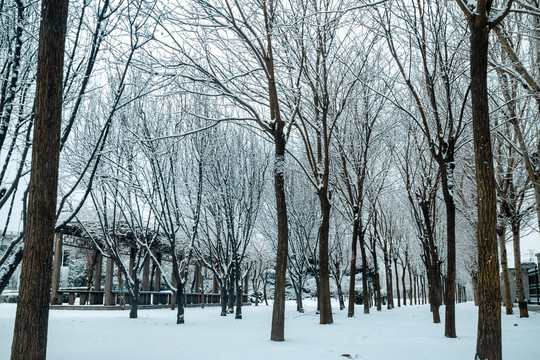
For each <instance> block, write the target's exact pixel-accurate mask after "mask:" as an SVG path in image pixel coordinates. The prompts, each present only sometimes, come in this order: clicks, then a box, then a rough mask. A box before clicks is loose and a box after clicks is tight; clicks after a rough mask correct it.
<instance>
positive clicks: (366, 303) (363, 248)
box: [359, 232, 369, 314]
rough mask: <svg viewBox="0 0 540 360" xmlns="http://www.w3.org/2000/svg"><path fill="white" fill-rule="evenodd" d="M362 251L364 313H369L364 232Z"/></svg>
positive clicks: (361, 240)
mask: <svg viewBox="0 0 540 360" xmlns="http://www.w3.org/2000/svg"><path fill="white" fill-rule="evenodd" d="M359 235H360V253H361V255H362V296H363V297H364V314H369V301H368V299H369V287H368V281H367V272H368V267H367V254H366V241H365V237H364V233H363V232H361V233H360V234H359Z"/></svg>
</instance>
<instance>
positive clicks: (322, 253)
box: [319, 191, 334, 324]
mask: <svg viewBox="0 0 540 360" xmlns="http://www.w3.org/2000/svg"><path fill="white" fill-rule="evenodd" d="M319 201H320V203H321V214H322V221H321V226H320V228H319V301H320V306H321V314H320V322H319V323H320V324H332V323H333V322H334V319H333V317H332V304H331V297H330V271H329V268H328V267H329V264H328V233H329V230H330V201H329V200H328V194H327V192H326V191H320V192H319Z"/></svg>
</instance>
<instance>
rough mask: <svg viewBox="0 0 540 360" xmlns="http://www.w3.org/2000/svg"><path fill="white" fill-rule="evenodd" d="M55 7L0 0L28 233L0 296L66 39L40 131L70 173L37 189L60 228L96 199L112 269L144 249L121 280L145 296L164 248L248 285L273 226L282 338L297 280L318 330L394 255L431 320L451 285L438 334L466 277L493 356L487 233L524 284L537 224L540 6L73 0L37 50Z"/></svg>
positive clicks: (4, 173) (11, 167)
mask: <svg viewBox="0 0 540 360" xmlns="http://www.w3.org/2000/svg"><path fill="white" fill-rule="evenodd" d="M49 2H50V3H51V4H53V3H56V1H45V2H44V3H43V4H42V11H43V14H41V17H40V9H39V7H38V4H36V3H34V2H27V1H24V0H13V1H3V2H1V3H0V17H1V20H2V21H1V22H0V26H1V27H2V32H1V34H2V35H1V37H0V61H1V62H2V67H1V69H0V70H1V71H2V73H1V74H2V75H1V77H0V81H1V92H0V114H1V122H0V161H2V168H1V169H2V170H1V173H0V211H2V214H3V215H4V214H5V216H2V219H3V220H2V221H3V231H2V242H3V243H4V239H5V238H7V237H6V236H7V232H8V230H9V229H14V228H16V227H19V228H20V229H19V231H18V233H19V235H18V236H16V237H15V239H14V240H12V241H10V242H9V243H7V246H6V250H5V251H4V253H3V255H2V258H1V259H0V290H2V289H3V288H4V287H5V285H6V284H7V281H8V280H9V278H10V277H11V276H12V274H13V272H14V271H15V269H16V267H17V265H18V264H19V263H20V261H21V259H22V257H23V253H24V254H30V252H31V251H33V250H30V249H32V246H33V245H32V244H33V241H35V240H30V239H31V238H32V236H33V235H32V234H35V233H36V231H37V230H35V229H36V227H35V226H38V228H40V226H41V225H39V224H35V225H34V224H33V222H32V221H33V220H32V219H33V218H34V215H32V211H33V208H34V207H35V205H34V204H35V200H34V198H33V197H32V196H34V195H32V193H33V192H34V193H35V191H36V189H33V188H32V184H33V182H32V181H30V187H28V186H27V185H26V183H27V181H26V178H27V177H28V173H29V171H30V169H31V168H32V173H33V174H36V175H32V176H33V177H35V176H37V177H38V178H40V175H37V174H38V173H37V172H36V171H38V170H37V168H38V165H39V163H38V164H35V165H32V166H31V164H30V162H29V159H28V155H29V152H30V149H31V148H32V150H33V152H35V153H36V152H37V154H41V155H44V156H46V158H47V161H43V163H48V160H49V159H53V157H51V156H52V155H50V154H51V153H55V152H56V151H54V150H51V149H53V148H54V146H53V147H49V148H46V149H45V150H38V149H39V147H38V146H37V144H38V143H39V142H38V139H39V135H38V134H41V132H43V131H44V130H42V129H41V128H38V127H37V125H38V120H37V119H38V117H40V116H42V115H43V114H45V112H43V111H42V110H40V108H39V106H38V101H34V104H33V105H32V99H34V98H36V99H49V96H50V97H52V95H50V94H49V93H45V94H41V93H39V89H40V86H49V87H50V88H52V87H53V82H52V80H51V79H49V78H43V79H40V72H39V69H38V65H40V64H42V63H47V62H48V61H49V60H50V61H51V62H53V61H56V63H55V65H54V66H56V68H55V69H56V70H54V71H56V73H58V72H59V71H58V66H59V64H60V62H59V60H58V59H57V58H54V56H53V53H54V52H55V51H56V53H58V52H60V53H61V54H63V55H64V56H63V57H62V58H65V63H63V64H61V65H62V66H60V68H63V72H62V71H60V73H63V78H62V79H61V88H62V89H63V91H62V96H61V110H62V114H63V119H64V121H63V122H62V125H61V128H60V134H59V135H58V136H59V138H58V141H56V140H55V139H49V140H47V141H52V143H59V147H58V148H59V154H60V158H59V164H60V165H59V169H60V170H59V182H58V186H57V185H56V183H55V182H53V183H46V184H44V186H45V188H47V189H49V190H50V191H48V192H46V191H45V190H43V188H39V189H38V190H37V191H38V192H39V193H41V194H43V195H47V194H49V193H54V197H55V198H56V194H58V195H59V196H58V201H56V200H55V199H53V198H52V195H50V194H49V196H51V198H50V199H49V200H50V201H51V200H53V201H52V203H53V204H56V205H55V206H53V207H54V208H55V211H52V213H54V215H55V216H54V217H53V218H52V219H53V220H52V223H55V227H56V229H57V230H60V229H62V228H63V227H65V226H66V224H68V223H70V222H72V221H75V220H79V221H80V222H81V223H82V224H84V218H85V216H84V215H85V213H88V212H90V211H92V212H94V211H95V213H97V215H96V218H97V222H94V224H95V223H97V224H99V226H95V228H94V229H88V233H89V234H95V237H96V238H98V237H99V238H102V239H104V243H102V244H101V245H100V246H102V250H103V253H104V254H106V255H107V256H111V257H113V258H115V259H116V260H117V264H118V266H119V267H120V266H122V265H121V261H120V260H121V259H120V254H116V255H115V248H116V247H117V242H118V238H119V237H121V236H125V235H127V234H128V233H129V236H130V237H132V238H134V239H135V240H136V247H135V249H136V251H137V257H136V259H138V260H137V261H136V262H135V263H134V264H133V266H130V268H128V269H124V271H123V272H124V275H125V277H126V279H127V284H128V285H129V287H130V288H131V289H133V295H134V297H135V298H136V297H137V292H138V289H139V288H140V284H139V283H138V279H139V277H138V276H134V274H137V272H140V271H141V269H142V264H143V263H144V261H145V258H147V257H151V256H153V255H152V254H153V253H152V251H151V249H152V246H153V243H154V242H158V241H159V242H162V243H165V244H166V245H167V246H168V248H169V252H170V255H171V257H172V266H173V273H174V276H173V279H172V281H171V284H170V287H171V288H172V289H175V290H176V291H178V292H179V293H180V294H181V293H182V292H183V289H184V287H185V286H186V279H187V275H186V271H185V270H186V269H188V267H187V266H186V264H189V263H190V261H191V260H192V259H195V258H196V259H198V260H200V261H204V262H205V263H206V265H207V267H208V268H209V269H212V271H214V273H215V275H216V277H217V278H219V279H221V281H222V284H221V285H220V286H221V288H222V291H224V290H223V289H227V288H230V287H231V286H232V283H233V282H234V281H231V279H236V281H235V283H236V285H235V286H236V287H237V290H236V291H237V293H241V291H240V287H241V282H240V281H238V280H239V279H241V278H242V276H241V274H239V272H240V271H241V269H242V266H241V264H242V263H243V262H244V263H245V255H246V251H247V249H248V247H249V246H250V243H251V244H254V243H255V242H254V240H255V239H256V240H257V243H260V242H261V241H262V239H264V238H267V239H270V241H269V243H270V244H272V246H273V247H274V249H275V252H276V254H277V257H276V261H275V294H274V304H273V306H274V311H273V321H272V333H271V339H272V340H276V341H281V340H284V306H285V288H286V286H285V285H286V279H287V278H286V276H287V273H288V274H289V277H290V279H291V280H292V283H293V284H294V286H295V289H296V291H297V293H298V294H301V292H302V288H303V287H302V283H303V281H305V280H304V279H305V277H306V276H305V274H306V271H307V270H305V269H309V268H311V269H312V270H311V271H312V273H314V274H316V276H315V277H316V280H317V281H316V282H317V286H318V299H319V304H320V323H321V324H329V323H332V322H333V319H332V309H331V306H330V296H331V293H330V277H331V276H332V277H334V278H335V279H336V280H337V281H338V283H339V284H341V281H340V280H338V279H340V278H342V277H343V276H344V275H345V274H356V273H357V272H359V271H361V272H362V274H363V275H367V274H368V273H369V272H370V271H374V274H375V276H378V274H379V269H378V266H379V263H382V264H384V265H383V268H384V269H385V270H386V272H385V274H386V281H385V283H386V284H387V285H388V286H391V284H392V280H391V273H392V272H391V271H389V268H390V267H391V265H392V261H393V262H394V267H397V261H396V259H397V258H399V256H403V257H405V258H406V260H404V261H403V262H402V263H404V264H411V263H412V264H413V267H416V268H420V267H423V269H424V271H425V272H426V278H427V282H428V288H429V289H430V291H429V302H430V304H431V309H432V310H433V319H434V321H435V322H437V321H439V315H438V308H439V306H440V305H441V303H442V302H443V298H442V297H441V296H440V295H441V294H444V303H445V304H446V308H445V309H446V310H445V335H446V336H448V337H455V336H456V330H455V307H454V299H455V298H456V294H455V289H456V287H457V286H456V279H457V277H464V276H465V275H466V276H470V277H471V279H472V283H473V284H474V286H475V287H476V289H477V293H478V300H479V304H480V318H479V333H478V346H477V356H478V357H480V358H482V359H483V358H488V359H499V358H500V356H501V355H500V352H501V350H500V348H501V342H500V311H499V310H498V309H499V305H500V291H499V265H498V264H499V257H498V242H497V241H498V240H499V243H500V246H499V247H500V249H501V263H502V268H503V275H504V274H507V270H506V267H507V266H506V265H505V264H506V253H505V251H504V250H505V248H506V247H505V242H506V239H507V236H506V228H507V227H508V225H510V227H511V232H512V241H513V243H514V259H515V268H516V269H517V271H516V279H517V283H518V291H519V289H520V285H519V280H520V277H519V269H520V248H519V243H520V233H521V227H522V223H523V222H524V221H525V220H528V219H529V217H530V215H536V217H537V219H538V223H540V162H539V157H538V154H539V153H540V138H539V135H538V134H539V131H538V123H537V121H534V119H535V118H536V117H537V116H538V111H539V109H540V107H539V106H538V104H540V103H539V100H538V99H539V95H538V94H539V90H540V85H539V83H540V80H539V77H538V76H539V74H538V69H537V67H536V66H535V64H537V63H538V61H539V54H540V46H539V44H538V40H537V39H538V34H537V32H538V21H539V20H538V18H539V13H540V11H539V8H538V4H536V3H534V2H521V1H520V2H516V3H515V4H513V3H514V2H513V1H511V0H509V1H507V2H504V3H502V4H497V3H493V2H492V1H490V0H488V1H486V0H479V1H473V2H471V1H469V2H467V3H464V2H462V1H461V0H457V1H456V2H455V3H454V2H443V3H440V2H434V3H433V2H427V1H422V0H412V1H407V2H393V1H380V2H378V1H376V2H360V3H358V2H356V1H354V2H353V1H349V0H316V1H303V0H298V1H287V2H282V1H274V0H263V1H249V0H245V1H228V0H215V1H209V0H192V1H182V2H171V1H169V2H164V3H162V2H148V1H144V0H140V1H133V2H129V3H125V2H121V1H109V0H102V1H90V0H88V1H83V2H82V3H76V4H71V7H70V11H69V16H67V15H66V16H67V17H66V19H65V27H66V28H67V36H66V37H65V40H66V46H65V51H64V49H63V46H60V45H59V44H56V45H54V46H53V47H52V50H47V47H46V45H45V43H46V42H45V41H46V39H44V40H43V41H42V42H41V43H40V44H38V43H37V41H36V39H38V36H37V34H38V28H37V26H36V24H37V23H39V21H37V20H38V19H41V20H42V22H43V23H44V24H45V25H43V27H42V30H41V33H46V31H47V28H46V27H45V26H46V20H47V19H48V18H47V17H46V16H44V15H45V14H47V9H49V8H50V5H51V4H49ZM58 3H62V6H63V8H62V9H64V7H65V9H64V10H63V11H62V12H58V14H57V16H58V17H54V16H52V15H51V19H49V20H50V21H51V23H53V24H55V25H58V26H60V27H61V23H62V22H64V21H63V18H62V17H61V16H60V15H61V14H64V13H66V14H67V10H66V9H67V1H63V2H60V1H58ZM513 5H514V6H513ZM59 6H60V5H59ZM463 14H465V18H466V21H464V18H463ZM505 17H507V18H508V19H507V21H505V22H504V23H503V22H502V20H503V19H504V18H505ZM491 30H494V31H493V34H491ZM51 31H52V30H51ZM54 31H57V32H56V33H55V34H56V36H57V37H58V35H59V34H60V36H59V37H60V38H61V39H64V36H62V35H61V33H62V31H63V30H61V29H60V30H57V29H56V28H55V29H54ZM58 31H59V32H58ZM43 36H46V35H43ZM468 37H469V41H468V42H469V43H470V51H467V49H466V47H465V46H464V44H465V43H467V38H468ZM490 40H492V45H491V46H490V44H489V43H490ZM38 49H39V51H40V52H39V56H41V58H40V60H39V61H37V54H38ZM42 52H43V54H42ZM49 52H50V53H49ZM64 53H65V54H64ZM57 56H58V54H57ZM54 59H56V60H54ZM488 66H489V68H488ZM488 69H493V70H495V71H492V72H488ZM468 70H469V71H468ZM43 71H45V70H43ZM50 71H53V70H50ZM40 81H42V83H41V85H40ZM488 95H489V96H488ZM47 101H49V100H47ZM50 104H51V106H56V105H54V104H55V103H54V102H52V101H51V102H50ZM490 108H491V109H492V111H491V112H490V111H489V109H490ZM55 111H56V112H55V113H54V114H56V115H54V116H53V115H51V116H52V117H55V118H56V117H59V113H58V109H56V110H55ZM490 118H491V121H490ZM34 119H35V120H34ZM50 128H51V129H52V128H56V125H51V126H50ZM46 129H48V128H46ZM32 131H34V135H32ZM45 133H47V131H45ZM492 138H493V140H492ZM471 140H472V141H471ZM32 144H33V146H32ZM49 145H50V144H49ZM35 156H38V155H35ZM35 161H36V160H35ZM35 161H34V162H35ZM51 164H52V165H53V168H54V167H55V166H54V161H53V162H52V163H51ZM267 168H270V169H273V170H272V171H273V183H274V188H273V190H274V191H273V196H271V191H269V190H268V188H266V187H265V186H264V184H265V180H266V179H267V178H269V176H268V175H267V171H266V169H267ZM50 171H53V172H54V169H51V170H50ZM33 177H31V178H32V179H33ZM49 178H51V179H52V178H54V177H50V176H47V179H49ZM36 181H37V180H36ZM52 189H58V191H53V190H52ZM271 197H274V200H271V199H270V198H271ZM40 203H45V202H40ZM442 204H444V206H441V205H442ZM497 207H498V208H499V209H497ZM27 208H28V212H27V211H26V209H27ZM90 209H92V210H90ZM48 211H49V212H50V210H48ZM443 212H444V214H443ZM475 213H478V217H476V216H475V215H474V214H475ZM497 214H498V218H497ZM49 217H50V216H49ZM441 219H443V220H444V221H441ZM31 224H32V225H31ZM534 227H538V225H536V226H533V228H534ZM23 229H24V231H23ZM41 230H42V229H41V228H40V231H39V232H40V233H41V234H44V235H42V236H45V237H46V236H49V235H50V234H49V235H47V234H48V232H47V231H41ZM98 233H99V234H100V236H97V234H98ZM345 236H349V237H350V240H349V241H348V244H346V243H345V242H344V238H345ZM497 236H498V238H497ZM51 239H52V237H51ZM42 242H45V243H47V241H42ZM49 243H50V244H49V245H50V246H52V241H49ZM96 243H98V241H96ZM23 244H24V246H23ZM259 247H260V246H259ZM23 248H24V249H25V250H24V252H23ZM358 248H359V249H358ZM474 248H478V254H476V252H475V251H473V250H472V249H474ZM259 250H260V249H259ZM358 250H360V254H358ZM379 250H381V251H382V258H381V260H382V261H379V254H378V251H379ZM36 251H38V252H43V253H49V255H47V256H44V257H43V261H42V265H43V267H44V268H47V267H49V268H50V266H49V265H50V254H52V251H51V250H50V249H49V248H43V249H38V250H36ZM25 256H31V255H25ZM368 257H371V259H370V260H368ZM343 259H347V260H346V261H343ZM457 264H463V265H464V266H463V267H462V268H464V269H467V270H468V274H465V275H464V274H460V273H459V272H458V271H457V269H458V266H457ZM407 266H409V268H410V265H407ZM370 267H371V269H370ZM24 268H25V266H24V264H23V274H22V279H24V280H22V281H21V289H22V288H23V286H22V284H23V283H24V282H26V281H27V280H26V279H27V278H28V279H29V275H26V273H25V270H24ZM287 269H288V271H287ZM394 272H395V276H396V277H398V272H397V271H394ZM47 274H48V273H47V272H45V273H43V274H42V276H44V277H45V276H46V275H47ZM404 274H405V270H404V269H403V271H402V276H403V275H404ZM49 278H50V275H49ZM367 278H368V277H367V276H362V282H363V286H362V288H363V291H364V292H366V291H368V286H367V283H366V282H367ZM350 280H351V281H350V282H349V283H350V284H349V309H348V314H349V316H353V315H354V306H353V305H352V304H353V303H354V301H353V299H354V296H355V276H350ZM28 281H29V280H28ZM504 283H505V284H506V283H507V281H505V282H504ZM338 288H339V286H338ZM379 288H380V287H379ZM443 288H444V292H443V290H442V289H443ZM390 290H391V289H388V290H387V291H388V293H392V291H390ZM505 290H506V291H505V292H506V294H509V290H508V289H505ZM25 291H26V290H25ZM28 291H29V290H28ZM45 292H48V286H47V284H46V282H45V283H43V286H42V293H43V294H45ZM338 292H341V290H339V289H338ZM522 293H523V291H522V289H521V291H519V294H520V295H519V297H520V298H519V302H520V313H521V314H522V315H523V316H525V314H526V302H525V300H524V298H523V296H522ZM22 294H23V292H21V296H22ZM28 294H30V292H28ZM43 294H42V295H43ZM28 296H30V295H28ZM45 298H47V301H48V296H47V297H45V295H43V299H42V300H43V301H42V303H43V306H42V307H41V308H40V309H41V313H42V314H43V312H44V311H45V310H46V306H45V303H46V302H45V300H44V299H45ZM300 298H301V297H300ZM367 298H368V294H366V293H364V299H367ZM179 299H181V296H179ZM28 301H30V298H29V300H28ZM365 303H367V302H365ZM506 304H507V309H508V310H507V311H510V304H509V302H508V301H506ZM179 305H180V306H178V319H177V321H178V322H179V323H182V322H183V321H184V318H183V306H181V305H182V304H181V303H180V304H179ZM342 305H343V302H342ZM366 306H367V305H366ZM20 308H21V312H22V311H24V310H22V309H23V308H24V307H23V306H21V307H20ZM299 309H301V304H299ZM364 311H365V312H366V311H369V308H364ZM42 317H43V315H40V316H34V318H42ZM18 321H19V320H18ZM44 326H45V328H46V321H44ZM41 330H43V329H42V328H41ZM38 347H39V348H42V347H44V345H43V344H40V345H39V346H38ZM21 351H22V350H21ZM21 354H23V353H22V352H21Z"/></svg>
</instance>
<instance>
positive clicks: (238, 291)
mask: <svg viewBox="0 0 540 360" xmlns="http://www.w3.org/2000/svg"><path fill="white" fill-rule="evenodd" d="M234 269H235V272H236V276H235V278H236V280H235V281H236V314H235V316H234V318H235V319H239V320H240V319H242V300H243V297H244V289H243V288H242V279H241V276H240V263H239V261H238V258H237V259H236V260H235V264H234Z"/></svg>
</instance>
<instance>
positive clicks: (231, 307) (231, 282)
mask: <svg viewBox="0 0 540 360" xmlns="http://www.w3.org/2000/svg"><path fill="white" fill-rule="evenodd" d="M235 273H236V271H235V270H234V269H233V270H232V271H231V275H230V278H229V281H228V282H227V291H228V297H227V313H228V314H233V313H234V284H235V282H236V276H235V275H236V274H235Z"/></svg>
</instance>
